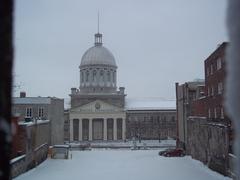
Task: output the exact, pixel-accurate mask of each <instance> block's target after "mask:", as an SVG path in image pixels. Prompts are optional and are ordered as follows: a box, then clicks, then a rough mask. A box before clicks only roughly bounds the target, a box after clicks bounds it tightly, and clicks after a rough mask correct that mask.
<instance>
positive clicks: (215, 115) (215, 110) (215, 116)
mask: <svg viewBox="0 0 240 180" xmlns="http://www.w3.org/2000/svg"><path fill="white" fill-rule="evenodd" d="M214 118H215V119H216V118H217V109H216V108H214Z"/></svg>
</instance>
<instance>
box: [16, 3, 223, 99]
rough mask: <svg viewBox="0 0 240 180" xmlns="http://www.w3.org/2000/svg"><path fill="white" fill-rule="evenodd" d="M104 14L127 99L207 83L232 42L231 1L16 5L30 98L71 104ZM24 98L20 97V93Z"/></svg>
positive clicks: (19, 73)
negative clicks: (214, 58)
mask: <svg viewBox="0 0 240 180" xmlns="http://www.w3.org/2000/svg"><path fill="white" fill-rule="evenodd" d="M98 10H99V11H100V32H101V33H103V43H104V46H105V47H107V48H108V49H109V50H110V51H111V52H112V53H113V55H114V57H115V59H116V62H117V65H118V86H124V87H125V88H126V93H127V94H128V97H141V96H144V97H149V96H150V97H165V98H175V87H174V86H175V82H185V81H189V80H193V79H195V78H203V77H204V60H205V59H206V58H207V57H208V56H209V54H210V53H211V52H212V51H214V50H215V49H216V47H217V45H218V44H220V43H222V42H223V41H226V40H227V33H226V28H225V11H226V0H211V1H209V0H201V1H199V0H165V1H162V0H145V1H143V0H132V1H130V0H121V1H120V0H118V1H113V0H103V1H100V0H87V1H80V0H34V1H33V0H17V1H16V11H15V12H16V14H15V70H14V72H15V74H16V82H17V83H22V87H21V89H20V90H24V91H26V92H27V95H28V96H56V97H61V98H68V94H69V93H70V88H71V87H78V86H79V69H78V66H79V65H80V61H81V57H82V55H83V53H84V52H85V51H86V50H87V49H88V48H89V47H91V46H93V43H94V42H93V36H94V33H96V31H97V12H98ZM16 93H19V90H18V91H16Z"/></svg>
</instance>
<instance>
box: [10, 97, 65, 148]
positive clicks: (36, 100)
mask: <svg viewBox="0 0 240 180" xmlns="http://www.w3.org/2000/svg"><path fill="white" fill-rule="evenodd" d="M12 112H13V113H14V114H17V115H18V116H19V120H20V121H24V119H25V118H28V119H43V120H44V119H45V120H47V119H48V120H50V129H49V131H50V144H51V145H54V144H62V143H63V139H64V130H63V127H64V100H63V99H59V98H55V97H26V96H22V97H14V98H13V109H12Z"/></svg>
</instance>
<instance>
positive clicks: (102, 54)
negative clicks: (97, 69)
mask: <svg viewBox="0 0 240 180" xmlns="http://www.w3.org/2000/svg"><path fill="white" fill-rule="evenodd" d="M87 65H109V66H115V67H116V66H117V65H116V62H115V59H114V56H113V55H112V53H111V52H110V51H109V50H108V49H107V48H105V47H103V46H93V47H91V48H89V49H88V50H87V51H86V52H85V53H84V55H83V57H82V60H81V65H80V66H87Z"/></svg>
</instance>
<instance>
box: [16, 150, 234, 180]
mask: <svg viewBox="0 0 240 180" xmlns="http://www.w3.org/2000/svg"><path fill="white" fill-rule="evenodd" d="M158 152H159V150H139V151H131V150H92V151H72V152H71V153H72V159H69V160H54V159H48V160H46V161H45V162H43V163H42V164H41V165H39V166H38V167H37V168H35V169H33V170H31V171H29V172H27V173H25V174H22V175H20V176H19V177H17V178H16V180H33V179H34V180H43V179H44V180H72V179H73V180H78V179H83V180H97V179H104V180H124V179H127V180H128V179H129V180H159V179H163V180H219V179H230V178H228V177H224V176H222V175H220V174H218V173H216V172H214V171H211V170H210V169H208V168H207V167H206V166H204V165H203V164H202V163H201V162H199V161H196V160H193V159H192V158H191V157H189V156H186V157H177V158H174V157H172V158H166V157H161V156H158Z"/></svg>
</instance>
